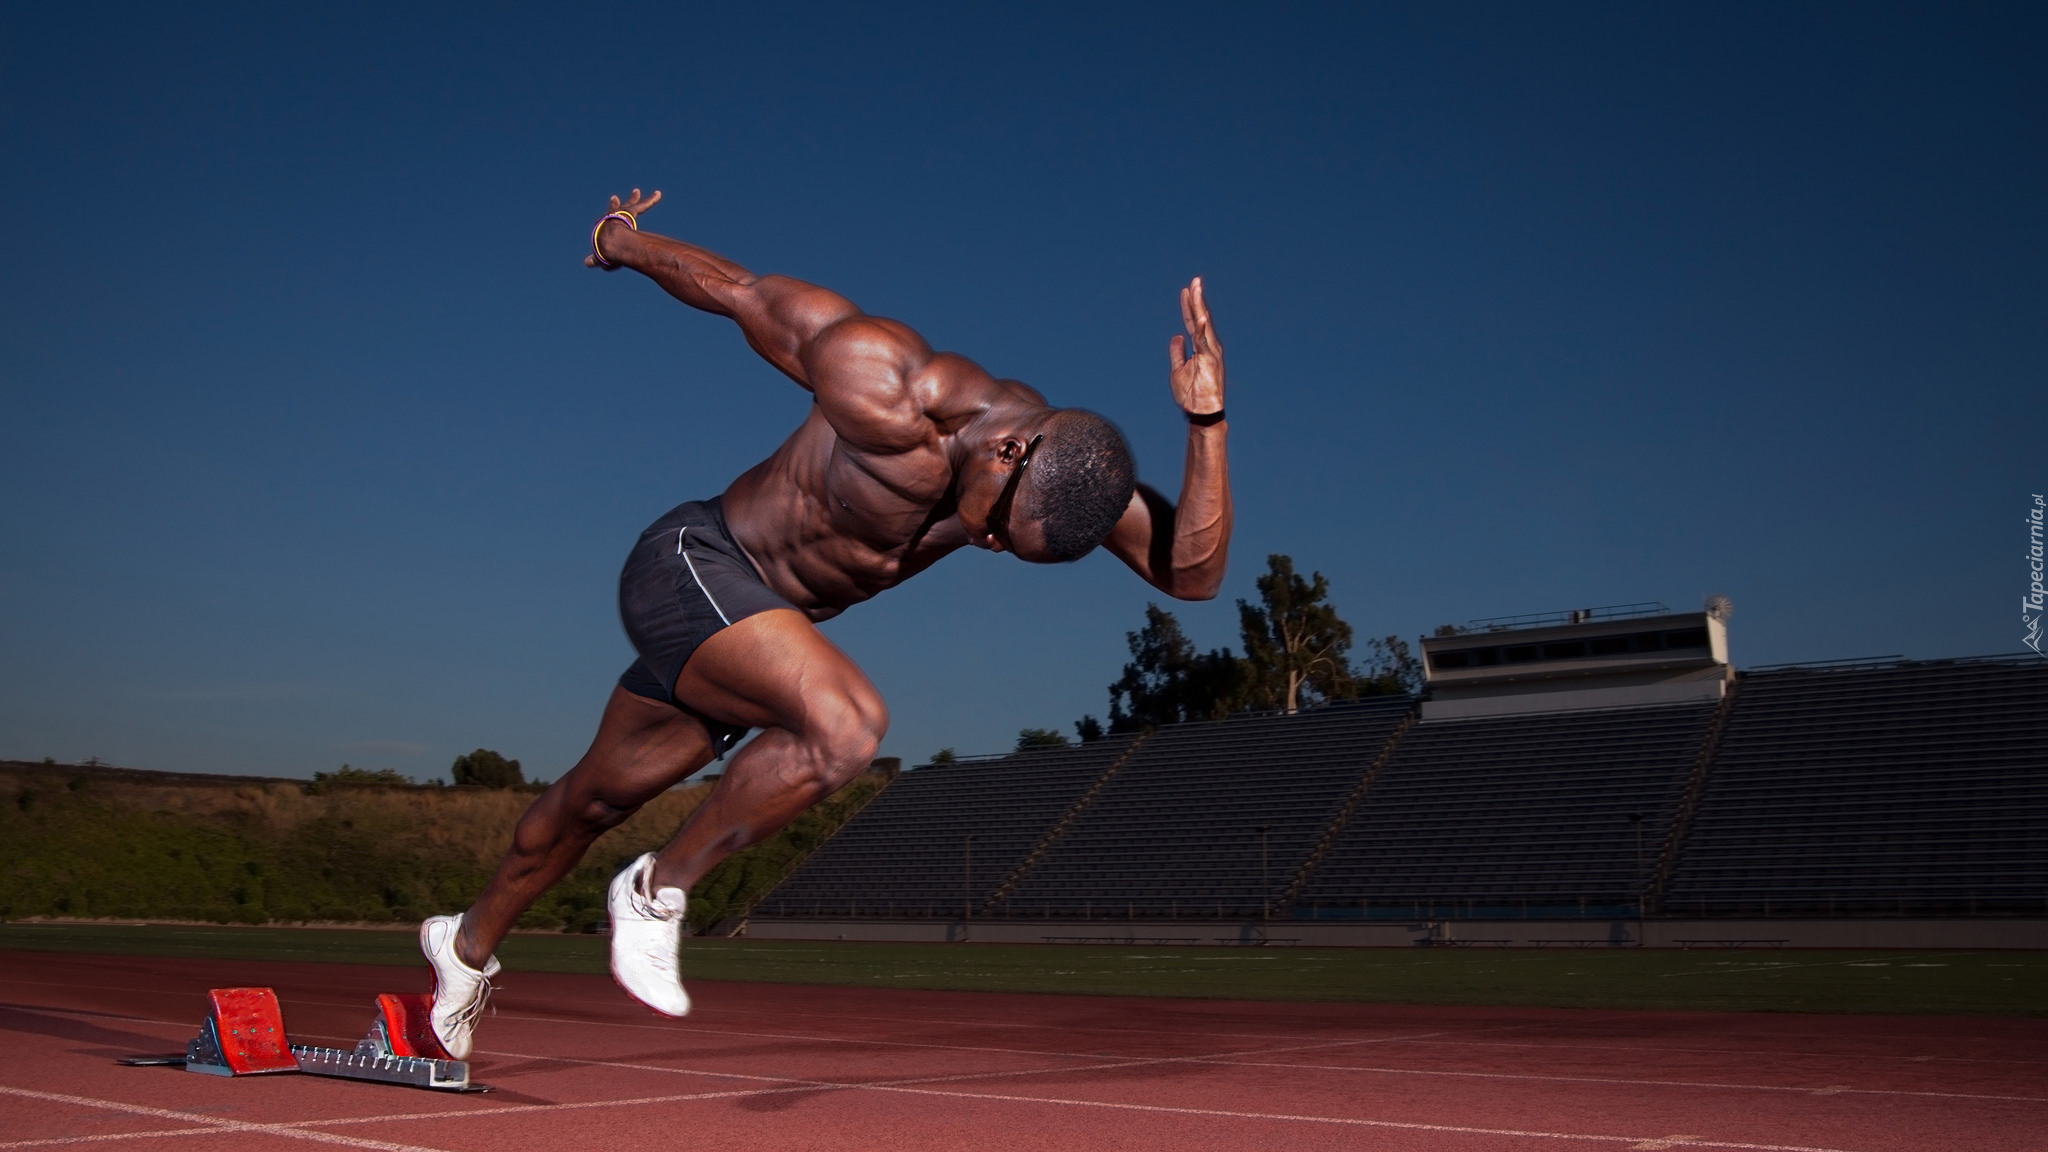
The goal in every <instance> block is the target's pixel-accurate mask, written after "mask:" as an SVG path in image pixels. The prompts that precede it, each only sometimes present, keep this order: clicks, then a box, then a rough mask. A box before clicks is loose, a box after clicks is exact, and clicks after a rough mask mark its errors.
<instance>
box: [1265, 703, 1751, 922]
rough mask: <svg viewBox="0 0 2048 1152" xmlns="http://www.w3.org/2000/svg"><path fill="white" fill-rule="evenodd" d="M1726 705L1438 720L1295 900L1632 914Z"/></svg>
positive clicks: (1301, 905)
mask: <svg viewBox="0 0 2048 1152" xmlns="http://www.w3.org/2000/svg"><path fill="white" fill-rule="evenodd" d="M1714 708H1715V706H1714V705H1712V704H1676V705H1664V706H1658V707H1645V708H1617V709H1603V710H1600V711H1591V712H1545V713H1535V714H1530V715H1519V716H1501V717H1485V718H1477V719H1465V720H1439V721H1427V720H1425V721H1423V722H1422V723H1420V724H1418V725H1416V726H1415V728H1414V729H1413V730H1412V731H1410V732H1409V733H1408V735H1407V737H1406V738H1405V739H1403V740H1402V741H1401V744H1400V746H1399V747H1398V748H1397V749H1395V751H1394V756H1393V759H1392V760H1391V761H1389V762H1388V764H1387V766H1386V769H1385V770H1384V771H1383V772H1382V773H1381V774H1380V778H1379V779H1378V780H1377V781H1375V782H1374V784H1373V788H1372V791H1371V792H1370V793H1369V794H1368V795H1367V796H1366V798H1365V802H1364V803H1363V804H1362V805H1361V806H1360V807H1359V810H1358V811H1357V813H1356V814H1355V815H1353V817H1352V818H1351V821H1350V824H1349V825H1348V826H1347V827H1346V828H1345V829H1344V830H1343V832H1342V833H1341V834H1340V835H1339V836H1338V838H1337V841H1336V843H1335V844H1334V845H1332V847H1331V850H1330V853H1329V855H1328V856H1327V857H1326V858H1325V859H1324V860H1323V862H1322V865H1321V867H1319V868H1318V869H1317V870H1316V873H1315V875H1314V876H1313V877H1312V878H1311V879H1310V880H1309V882H1308V884H1307V885H1306V886H1305V888H1304V889H1303V891H1302V893H1301V895H1300V898H1299V899H1298V900H1297V901H1296V903H1295V905H1294V908H1293V909H1292V911H1293V912H1294V913H1295V914H1296V915H1299V916H1302V917H1305V918H1311V919H1322V918H1331V917H1354V916H1367V917H1369V916H1373V915H1381V916H1395V917H1428V916H1453V915H1455V916H1486V917H1494V918H1498V917H1526V916H1532V915H1540V916H1556V915H1573V916H1576V915H1603V916H1614V915H1633V914H1634V912H1635V901H1636V898H1637V895H1638V893H1640V892H1641V891H1642V888H1643V886H1644V884H1645V882H1646V881H1647V880H1648V876H1649V869H1650V867H1651V866H1652V865H1654V864H1655V863H1656V860H1655V856H1654V853H1655V852H1656V850H1657V848H1658V847H1659V846H1660V845H1661V844H1662V843H1663V841H1664V831H1665V829H1666V828H1667V827H1668V826H1669V825H1670V822H1671V817H1672V813H1673V812H1675V811H1676V810H1677V807H1678V803H1679V800H1680V798H1681V796H1682V794H1683V792H1684V789H1685V784H1686V778H1687V776H1688V774H1689V772H1690V770H1691V768H1692V764H1693V759H1694V757H1695V755H1696V754H1697V752H1698V750H1699V747H1700V742H1701V740H1702V739H1703V737H1704V735H1705V732H1706V729H1707V725H1708V723H1709V722H1710V721H1711V720H1712V718H1713V713H1714Z"/></svg>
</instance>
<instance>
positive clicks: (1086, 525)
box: [1017, 408, 1138, 563]
mask: <svg viewBox="0 0 2048 1152" xmlns="http://www.w3.org/2000/svg"><path fill="white" fill-rule="evenodd" d="M1042 427H1043V429H1044V433H1045V442H1044V443H1042V444H1040V445H1039V446H1038V451H1037V452H1036V453H1034V454H1033V455H1032V457H1031V466H1030V468H1029V469H1027V471H1028V472H1029V473H1030V474H1029V475H1027V476H1025V477H1024V479H1023V481H1022V490H1021V491H1019V492H1018V493H1017V495H1018V496H1019V498H1020V502H1021V503H1022V504H1023V505H1024V514H1025V516H1026V517H1027V518H1029V519H1032V520H1036V521H1038V522H1039V523H1040V525H1041V526H1042V530H1043V531H1044V534H1045V547H1046V550H1047V551H1048V552H1050V553H1051V554H1052V558H1053V559H1054V560H1056V561H1058V562H1060V563H1065V562H1067V561H1069V560H1079V559H1080V558H1081V557H1083V556H1086V555H1087V554H1088V553H1090V552H1092V551H1094V550H1095V546H1096V545H1098V544H1100V543H1102V541H1103V539H1104V538H1105V537H1107V536H1108V535H1109V530H1110V529H1112V528H1114V527H1116V522H1117V521H1118V520H1119V519H1121V518H1122V517H1123V514H1124V509H1126V508H1128V507H1130V504H1131V493H1133V492H1135V491H1137V488H1138V466H1137V464H1136V463H1135V462H1133V461H1132V459H1131V446H1130V445H1129V444H1128V443H1126V442H1125V440H1124V434H1123V433H1122V432H1119V431H1117V427H1116V425H1114V424H1112V423H1110V422H1109V421H1108V420H1105V419H1104V418H1102V417H1101V416H1098V415H1096V414H1095V413H1093V412H1090V411H1087V410H1086V409H1083V408H1062V409H1060V410H1059V411H1057V412H1054V413H1053V414H1052V415H1051V416H1050V417H1048V418H1047V419H1046V421H1045V423H1044V425H1043V426H1042Z"/></svg>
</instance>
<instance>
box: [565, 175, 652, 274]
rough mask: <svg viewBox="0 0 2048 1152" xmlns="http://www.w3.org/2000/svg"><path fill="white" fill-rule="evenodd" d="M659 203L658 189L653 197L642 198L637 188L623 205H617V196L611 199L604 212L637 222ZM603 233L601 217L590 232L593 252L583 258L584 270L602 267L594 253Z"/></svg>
mask: <svg viewBox="0 0 2048 1152" xmlns="http://www.w3.org/2000/svg"><path fill="white" fill-rule="evenodd" d="M659 203H661V190H660V189H658V188H657V189H655V191H654V195H652V196H645V197H643V196H641V195H640V190H639V189H638V188H635V189H633V194H632V195H631V196H628V197H627V198H626V202H625V203H623V204H621V203H619V198H618V197H617V196H614V197H612V206H611V207H610V208H607V209H605V211H606V212H608V213H609V212H625V213H627V214H629V215H631V216H632V217H633V218H634V219H635V220H638V219H639V218H640V216H641V214H642V213H644V212H646V211H647V210H648V209H649V208H652V207H654V206H655V205H656V204H659ZM603 231H604V220H603V218H602V217H600V218H599V219H598V225H597V227H596V228H595V229H592V231H591V236H590V242H591V248H592V249H593V251H592V252H591V254H590V255H588V256H585V257H584V258H583V266H584V267H585V268H600V267H603V265H601V264H599V263H598V261H597V252H596V251H595V249H596V247H597V242H598V238H599V236H600V235H601V234H602V233H603Z"/></svg>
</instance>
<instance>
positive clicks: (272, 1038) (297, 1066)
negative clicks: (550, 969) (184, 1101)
mask: <svg viewBox="0 0 2048 1152" xmlns="http://www.w3.org/2000/svg"><path fill="white" fill-rule="evenodd" d="M206 995H207V1000H208V1002H209V1004H210V1011H208V1013H207V1015H206V1019H205V1020H202V1021H200V1024H199V1035H197V1036H194V1037H193V1038H192V1041H191V1043H189V1044H187V1045H186V1046H185V1051H184V1053H183V1054H182V1055H174V1056H130V1057H128V1058H126V1059H123V1060H122V1061H120V1062H121V1063H123V1064H128V1065H174V1066H180V1067H183V1068H184V1069H185V1071H187V1072H201V1073H205V1074H207V1075H210V1076H256V1075H262V1074H264V1073H270V1072H306V1073H310V1074H312V1075H314V1076H338V1077H340V1078H342V1079H344V1080H377V1081H381V1082H383V1083H386V1084H406V1085H410V1086H412V1087H414V1088H432V1089H436V1090H438V1091H443V1092H488V1091H490V1088H489V1087H488V1086H486V1085H483V1084H475V1083H472V1082H471V1081H470V1079H469V1065H468V1063H466V1062H465V1061H461V1060H454V1059H450V1058H449V1056H448V1053H447V1052H446V1051H444V1050H443V1049H442V1047H441V1042H440V1041H439V1040H437V1039H436V1038H435V1037H434V1030H433V1028H432V1027H431V1026H430V1025H429V1023H428V1020H429V1014H430V1013H431V1012H432V1011H433V997H431V996H426V995H399V994H396V993H391V992H386V993H383V994H382V995H379V996H378V997H377V1015H376V1018H375V1019H373V1020H371V1021H370V1033H369V1035H367V1036H365V1037H363V1038H362V1039H361V1040H358V1041H356V1046H355V1048H354V1049H353V1050H349V1049H344V1048H321V1047H317V1046H315V1045H311V1044H293V1043H292V1042H291V1040H290V1037H289V1035H288V1034H287V1033H286V1032H285V1028H284V1011H283V1009H282V1008H280V1007H279V1006H278V1003H277V993H276V992H274V991H272V990H271V989H269V988H215V989H212V990H211V991H209V992H208V993H207V994H206Z"/></svg>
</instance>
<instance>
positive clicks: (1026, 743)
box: [1017, 728, 1073, 752]
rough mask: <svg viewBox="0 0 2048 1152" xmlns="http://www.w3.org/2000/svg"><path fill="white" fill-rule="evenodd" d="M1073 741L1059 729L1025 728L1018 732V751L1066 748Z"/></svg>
mask: <svg viewBox="0 0 2048 1152" xmlns="http://www.w3.org/2000/svg"><path fill="white" fill-rule="evenodd" d="M1072 743H1073V741H1071V740H1069V739H1067V734H1066V733H1065V732H1062V731H1060V730H1059V729H1057V728H1024V729H1020V730H1018V732H1017V751H1019V752H1022V751H1024V750H1026V749H1028V748H1065V747H1066V746H1067V745H1069V744H1072Z"/></svg>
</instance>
